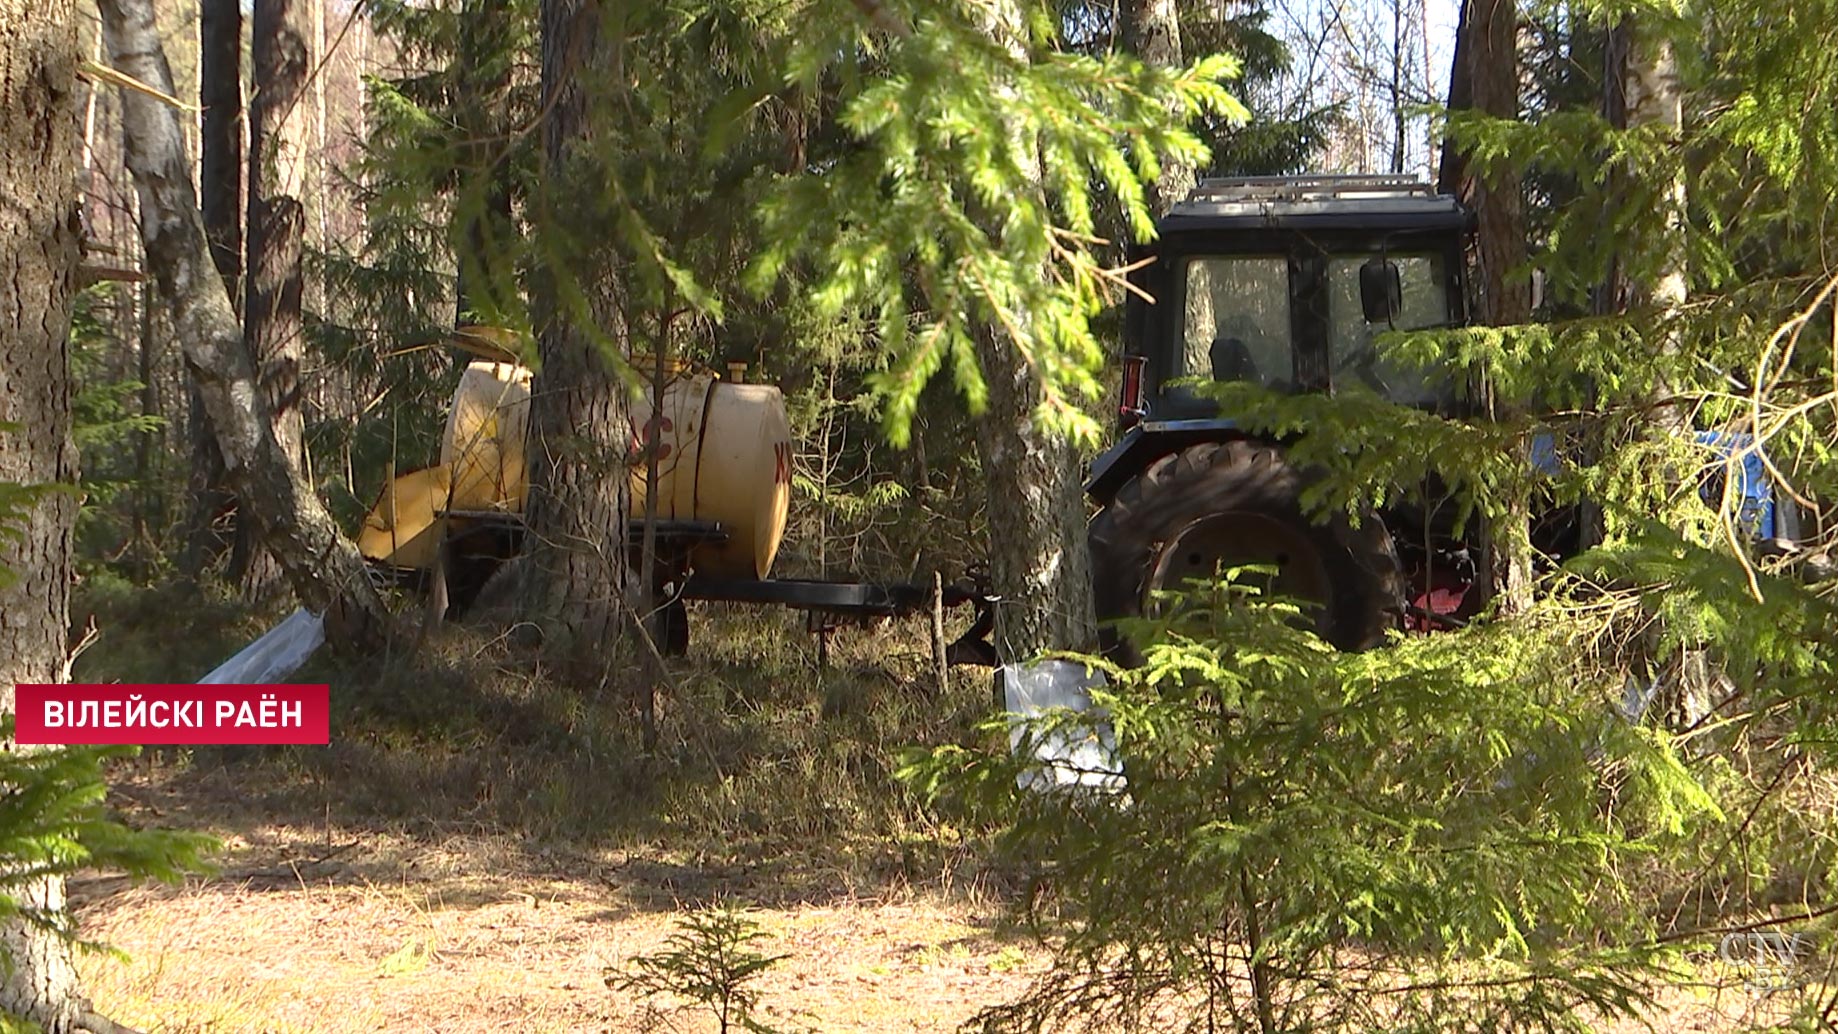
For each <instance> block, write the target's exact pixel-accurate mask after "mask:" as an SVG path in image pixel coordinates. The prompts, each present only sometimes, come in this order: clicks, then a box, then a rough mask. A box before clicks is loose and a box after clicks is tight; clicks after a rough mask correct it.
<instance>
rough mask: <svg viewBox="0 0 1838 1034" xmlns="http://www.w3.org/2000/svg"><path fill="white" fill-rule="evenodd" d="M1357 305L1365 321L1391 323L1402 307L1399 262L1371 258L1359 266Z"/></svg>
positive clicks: (1402, 279) (1401, 278) (1402, 290)
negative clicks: (1364, 316) (1363, 313)
mask: <svg viewBox="0 0 1838 1034" xmlns="http://www.w3.org/2000/svg"><path fill="white" fill-rule="evenodd" d="M1359 307H1360V308H1361V309H1363V310H1365V314H1366V322H1367V323H1390V322H1391V321H1392V320H1393V319H1395V318H1396V317H1397V315H1398V313H1399V312H1400V311H1402V310H1403V308H1404V278H1403V277H1402V276H1400V275H1399V274H1398V264H1397V263H1395V262H1392V261H1389V260H1387V259H1382V258H1373V259H1368V260H1367V261H1366V263H1365V264H1364V265H1362V266H1360V267H1359Z"/></svg>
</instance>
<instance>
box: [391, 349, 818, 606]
mask: <svg viewBox="0 0 1838 1034" xmlns="http://www.w3.org/2000/svg"><path fill="white" fill-rule="evenodd" d="M503 341H504V338H503V337H502V336H499V334H494V333H493V332H492V331H490V330H489V329H486V328H469V329H468V330H467V331H463V332H462V333H461V334H460V335H458V336H457V338H456V341H455V343H456V344H458V345H459V346H460V347H462V348H465V349H466V350H467V351H469V352H472V353H473V354H475V355H482V356H485V358H482V359H480V360H478V361H475V362H473V363H471V364H470V365H469V366H467V368H466V371H465V373H464V374H462V375H461V377H460V383H459V387H458V389H457V390H455V391H454V393H453V404H452V407H451V408H450V410H449V412H448V416H447V427H446V432H445V434H443V435H442V437H441V446H440V464H439V465H438V466H434V467H429V468H426V469H423V470H417V471H412V472H410V473H407V474H403V475H402V476H400V477H398V478H396V479H395V480H394V481H393V482H391V484H390V485H389V486H388V487H387V488H386V489H384V491H383V494H382V497H381V498H380V499H379V500H378V501H377V504H376V506H375V507H374V508H372V510H371V511H370V515H369V516H368V517H367V518H365V520H364V526H363V528H362V529H360V531H359V533H358V548H359V550H360V551H361V552H362V553H363V554H364V556H366V557H368V558H369V559H371V560H374V561H377V562H379V563H383V564H387V565H389V566H392V567H397V568H407V569H411V570H427V569H428V568H430V567H432V566H433V565H434V563H435V560H436V558H437V555H438V552H439V547H440V545H441V543H442V542H443V541H446V540H448V539H450V538H454V537H456V536H458V535H459V534H462V533H464V531H465V529H466V527H467V526H468V525H469V524H477V523H479V522H481V521H485V520H489V519H491V518H492V517H493V516H496V515H502V518H511V517H512V515H516V514H520V513H522V511H523V505H524V498H525V495H526V494H527V491H528V484H529V482H528V477H527V474H526V471H525V469H524V449H525V443H526V440H527V436H528V432H529V422H530V371H529V369H528V368H527V367H524V366H522V365H520V364H519V363H518V362H517V361H516V356H515V354H514V352H512V351H511V350H510V349H509V348H507V347H505V345H504V344H503V343H502V342H503ZM659 408H660V409H661V415H659V416H657V417H656V418H655V419H654V414H653V412H652V406H651V397H650V393H649V392H641V393H638V394H636V395H635V396H634V398H633V399H632V400H631V408H630V413H631V422H632V432H631V433H632V443H633V447H634V448H633V455H634V456H637V455H639V450H638V446H639V445H640V443H641V442H642V441H648V440H650V439H652V438H655V439H656V440H657V443H658V444H657V455H658V469H657V478H658V507H657V517H658V518H659V520H661V521H698V522H712V523H714V524H718V525H719V526H720V528H721V530H722V531H723V532H725V536H724V537H709V538H708V539H706V540H704V541H700V542H698V543H697V544H695V545H694V546H693V547H692V548H691V549H690V552H689V556H688V567H689V569H690V570H691V571H693V572H695V573H697V574H701V575H708V576H714V577H721V578H752V579H763V578H765V577H767V575H768V574H769V573H770V572H771V570H772V562H773V559H774V558H775V557H776V556H777V555H778V550H779V543H780V541H781V540H782V539H783V538H784V535H785V519H786V514H787V511H788V510H789V508H790V504H791V461H792V446H791V426H790V424H789V423H788V422H787V420H786V418H785V399H784V397H783V396H782V395H781V394H780V393H779V390H778V389H777V388H775V387H771V386H769V385H764V384H740V383H735V382H734V381H732V380H722V379H720V378H719V377H718V376H716V375H715V374H713V373H711V372H707V371H700V370H684V369H680V368H679V369H678V370H676V371H675V372H674V373H672V374H671V376H670V379H669V383H668V385H667V386H666V388H665V390H664V395H663V404H662V406H661V407H659ZM629 476H630V478H631V486H632V515H633V516H634V517H635V518H636V517H640V516H642V515H643V513H644V499H645V465H644V464H643V463H641V462H636V461H635V462H634V464H633V466H632V468H631V470H630V472H629ZM634 545H636V543H634Z"/></svg>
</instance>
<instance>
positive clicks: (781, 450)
mask: <svg viewBox="0 0 1838 1034" xmlns="http://www.w3.org/2000/svg"><path fill="white" fill-rule="evenodd" d="M772 481H773V483H774V484H779V485H789V484H791V443H790V442H774V443H773V446H772Z"/></svg>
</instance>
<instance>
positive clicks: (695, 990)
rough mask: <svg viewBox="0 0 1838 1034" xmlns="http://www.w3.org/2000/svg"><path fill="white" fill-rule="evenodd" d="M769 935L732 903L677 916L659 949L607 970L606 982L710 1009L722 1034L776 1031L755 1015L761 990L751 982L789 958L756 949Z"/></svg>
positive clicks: (768, 1033) (613, 986)
mask: <svg viewBox="0 0 1838 1034" xmlns="http://www.w3.org/2000/svg"><path fill="white" fill-rule="evenodd" d="M765 936H766V935H765V934H764V933H761V932H760V929H759V925H758V924H757V923H755V922H753V920H751V919H749V918H747V916H746V914H745V913H744V912H741V911H739V910H737V909H735V908H733V907H732V906H723V907H721V908H715V909H705V910H702V911H697V912H691V913H689V914H688V915H686V916H684V917H683V918H681V919H679V920H677V932H676V933H675V934H672V935H671V937H670V938H669V940H667V941H665V942H664V946H663V947H662V948H661V949H659V950H657V951H655V952H651V953H649V954H646V955H639V956H637V957H636V958H634V959H632V962H631V968H630V970H629V971H628V972H625V973H620V972H618V971H617V970H614V969H608V970H607V973H606V986H607V987H610V988H612V989H614V990H616V991H621V992H633V991H636V992H638V993H639V994H641V995H644V996H645V997H647V998H649V997H652V996H655V995H670V996H673V997H676V998H681V999H686V1000H688V1001H689V1002H692V1003H694V1004H695V1005H697V1006H700V1007H702V1008H704V1009H707V1010H708V1011H709V1012H710V1013H712V1014H713V1015H714V1017H715V1020H716V1021H717V1023H718V1024H719V1030H720V1031H721V1034H728V1032H729V1031H750V1032H754V1034H772V1028H771V1027H768V1026H766V1025H765V1024H764V1023H761V1022H760V1021H759V1020H757V1019H755V1018H754V1017H753V1012H754V1010H755V1009H757V1008H758V1007H759V993H758V992H757V991H756V990H754V988H752V987H751V986H749V985H751V984H752V983H753V982H754V981H755V980H756V979H758V977H759V976H760V974H762V973H764V972H765V971H766V970H768V969H770V968H772V967H773V966H774V965H777V964H778V963H779V962H781V961H783V960H784V959H785V956H783V955H766V954H763V953H761V952H760V951H758V950H757V949H755V948H754V947H753V945H754V944H755V943H756V942H758V941H760V940H762V939H763V938H764V937H765Z"/></svg>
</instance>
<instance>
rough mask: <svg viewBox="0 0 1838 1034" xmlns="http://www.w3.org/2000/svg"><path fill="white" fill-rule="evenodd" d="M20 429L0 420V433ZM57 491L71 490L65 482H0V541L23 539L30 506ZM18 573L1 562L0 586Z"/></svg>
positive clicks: (15, 578)
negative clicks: (32, 483)
mask: <svg viewBox="0 0 1838 1034" xmlns="http://www.w3.org/2000/svg"><path fill="white" fill-rule="evenodd" d="M22 432H23V428H21V427H20V426H19V425H18V424H10V423H7V422H5V421H0V434H20V433H22ZM57 491H65V492H68V491H71V488H70V486H68V485H21V484H19V483H17V482H13V481H0V541H4V540H8V539H10V540H12V541H14V542H19V541H22V539H21V536H22V535H23V534H24V532H22V531H21V530H20V529H21V528H23V527H24V525H25V523H26V518H27V517H28V516H29V515H30V514H31V512H32V508H33V507H35V506H37V505H38V503H39V501H40V500H42V499H43V498H44V497H45V496H46V494H48V493H50V492H57ZM18 578H19V576H18V575H17V574H16V573H14V572H13V571H12V570H10V569H9V568H8V567H7V566H6V565H4V564H0V588H3V587H5V586H7V585H11V584H12V583H13V582H15V581H17V580H18Z"/></svg>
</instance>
